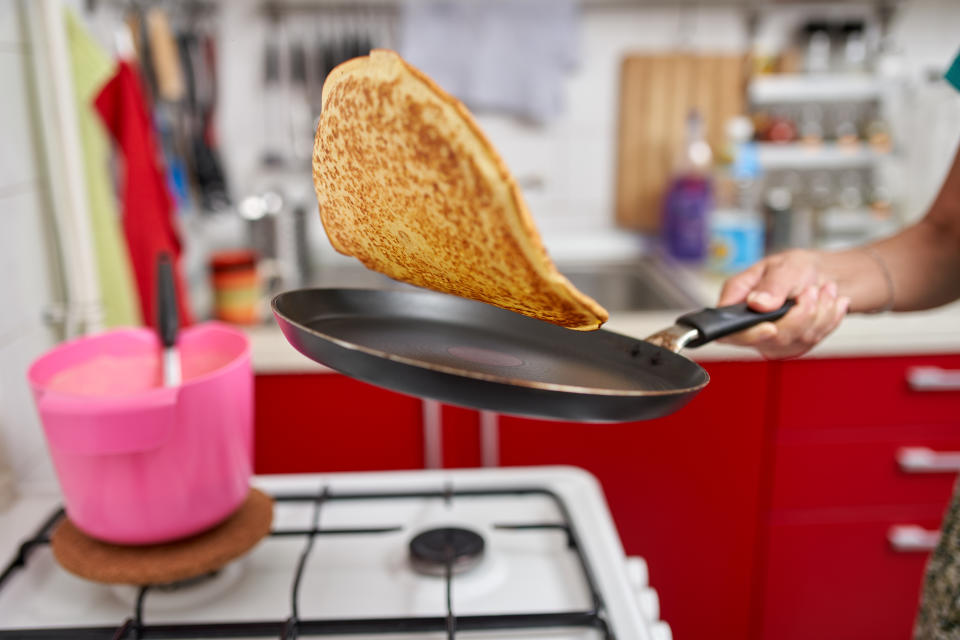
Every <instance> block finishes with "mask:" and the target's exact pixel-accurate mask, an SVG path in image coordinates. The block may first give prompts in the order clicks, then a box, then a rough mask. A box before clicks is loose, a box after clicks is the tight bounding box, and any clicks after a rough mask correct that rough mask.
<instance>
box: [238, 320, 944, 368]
mask: <svg viewBox="0 0 960 640" xmlns="http://www.w3.org/2000/svg"><path fill="white" fill-rule="evenodd" d="M678 315H681V313H680V312H677V311H655V312H635V313H619V314H614V315H613V317H612V318H611V319H610V321H609V322H608V323H607V324H606V325H605V328H607V329H610V330H611V331H615V332H617V333H622V334H625V335H628V336H632V337H636V338H644V337H646V336H649V335H650V334H652V333H655V332H656V331H658V330H660V329H663V328H665V327H668V326H670V325H672V324H673V322H674V320H675V319H676V317H677V316H678ZM246 333H247V335H248V336H249V337H250V342H251V346H252V351H253V367H254V370H255V371H256V372H257V373H330V372H331V370H330V369H328V368H327V367H324V366H322V365H319V364H317V363H315V362H313V361H312V360H309V359H308V358H306V357H305V356H303V355H301V354H300V353H299V352H297V351H296V350H295V349H294V348H293V347H292V346H290V344H289V343H288V342H287V341H286V339H285V338H284V337H283V334H282V333H280V329H279V328H278V327H277V326H276V325H274V324H271V325H261V326H256V327H250V328H247V329H246ZM685 353H686V355H688V356H689V357H691V358H693V359H694V360H698V361H704V362H708V361H718V360H756V359H759V356H758V355H757V354H756V352H754V351H753V350H752V349H744V348H740V347H735V346H732V345H726V344H708V345H706V346H704V347H700V348H699V349H691V350H689V351H687V352H685ZM921 353H923V354H928V353H960V303H955V304H952V305H949V306H947V307H942V308H940V309H935V310H932V311H923V312H915V313H897V314H894V313H888V314H878V315H852V316H850V317H849V318H847V319H846V320H844V322H843V323H842V324H841V325H840V327H839V328H838V329H837V330H836V331H835V332H834V333H833V334H831V335H830V336H829V337H828V338H827V339H826V340H824V341H823V342H822V343H821V344H820V345H818V346H817V348H816V349H814V350H813V351H812V352H811V353H810V354H808V355H807V356H805V357H808V358H817V357H819V358H825V357H856V356H872V355H909V354H921Z"/></svg>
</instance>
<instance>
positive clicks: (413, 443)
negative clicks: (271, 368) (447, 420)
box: [254, 374, 423, 473]
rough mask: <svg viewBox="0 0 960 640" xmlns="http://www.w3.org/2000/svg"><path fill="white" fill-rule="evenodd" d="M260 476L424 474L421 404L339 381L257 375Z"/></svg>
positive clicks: (331, 377)
mask: <svg viewBox="0 0 960 640" xmlns="http://www.w3.org/2000/svg"><path fill="white" fill-rule="evenodd" d="M254 393H255V406H256V409H255V414H254V415H255V419H254V425H255V427H254V428H255V436H254V441H255V445H254V469H255V470H256V472H257V473H307V472H319V471H366V470H375V469H416V468H422V467H423V422H422V403H421V401H420V400H419V399H417V398H412V397H410V396H404V395H401V394H399V393H394V392H392V391H386V390H384V389H380V388H377V387H373V386H370V385H368V384H365V383H363V382H358V381H356V380H352V379H350V378H347V377H346V376H342V375H338V374H302V375H301V374H282V375H258V376H257V377H256V381H255V385H254Z"/></svg>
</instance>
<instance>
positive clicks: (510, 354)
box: [273, 289, 793, 422]
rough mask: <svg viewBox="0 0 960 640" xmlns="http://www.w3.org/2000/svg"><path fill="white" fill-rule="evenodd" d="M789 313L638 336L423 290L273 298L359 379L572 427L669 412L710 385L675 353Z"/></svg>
mask: <svg viewBox="0 0 960 640" xmlns="http://www.w3.org/2000/svg"><path fill="white" fill-rule="evenodd" d="M792 306H793V302H792V301H788V302H787V304H785V305H784V306H783V307H782V308H780V309H778V310H776V311H773V312H770V313H758V312H755V311H752V310H749V309H747V307H746V305H744V304H740V305H733V306H730V307H723V308H719V309H703V310H701V311H697V312H694V313H689V314H687V315H684V316H681V317H680V318H678V319H677V324H676V325H675V326H673V327H669V328H667V329H664V330H663V331H661V332H659V333H657V334H655V335H653V336H651V337H650V338H648V339H647V340H637V339H635V338H630V337H627V336H624V335H620V334H617V333H613V332H610V331H605V330H603V329H600V330H597V331H570V330H569V329H564V328H562V327H559V326H556V325H553V324H549V323H547V322H542V321H540V320H535V319H532V318H529V317H526V316H522V315H519V314H517V313H513V312H511V311H506V310H504V309H500V308H498V307H494V306H491V305H487V304H483V303H480V302H476V301H473V300H467V299H465V298H459V297H456V296H450V295H443V294H437V293H433V292H430V291H416V290H409V291H378V290H363V289H303V290H298V291H288V292H286V293H282V294H280V295H278V296H277V297H276V298H274V300H273V312H274V315H275V316H276V318H277V321H278V322H279V324H280V328H281V329H282V330H283V333H284V336H286V338H287V340H288V341H289V342H290V344H292V345H293V346H294V347H295V348H296V349H297V350H298V351H300V352H301V353H302V354H304V355H305V356H307V357H308V358H311V359H312V360H315V361H316V362H319V363H321V364H324V365H327V366H328V367H331V368H332V369H335V370H337V371H340V372H341V373H344V374H346V375H348V376H351V377H353V378H356V379H358V380H363V381H364V382H369V383H371V384H375V385H378V386H381V387H385V388H387V389H392V390H394V391H399V392H401V393H406V394H410V395H415V396H421V397H426V398H431V399H435V400H439V401H441V402H446V403H449V404H454V405H460V406H465V407H472V408H474V409H481V410H486V411H494V412H497V413H507V414H517V415H525V416H532V417H537V418H548V419H557V420H577V421H582V422H623V421H629V420H646V419H650V418H657V417H660V416H664V415H667V414H669V413H672V412H674V411H676V410H677V409H679V408H681V407H682V406H683V405H685V404H686V403H687V402H688V401H689V400H690V399H691V398H693V396H695V395H696V394H697V392H698V391H700V390H701V389H702V388H703V387H705V386H706V385H707V383H708V382H709V380H710V377H709V376H708V375H707V372H706V371H704V370H703V368H702V367H700V365H698V364H696V363H695V362H693V361H692V360H689V359H687V358H685V357H683V356H681V355H679V354H678V352H679V351H680V350H681V349H683V348H684V347H697V346H700V345H702V344H706V343H707V342H710V341H712V340H716V339H717V338H721V337H723V336H726V335H729V334H731V333H735V332H737V331H742V330H743V329H746V328H748V327H751V326H754V325H756V324H759V323H761V322H764V321H773V320H776V319H778V318H780V317H782V316H783V315H784V314H786V313H787V311H789V309H790V308H791V307H792Z"/></svg>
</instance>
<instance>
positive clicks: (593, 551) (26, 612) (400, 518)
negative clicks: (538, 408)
mask: <svg viewBox="0 0 960 640" xmlns="http://www.w3.org/2000/svg"><path fill="white" fill-rule="evenodd" d="M254 484H255V485H256V486H258V487H261V488H263V489H265V490H267V491H268V492H270V493H274V494H277V493H285V492H286V493H297V494H305V493H306V494H316V493H319V491H320V490H321V488H322V487H327V488H328V489H329V490H330V491H331V492H332V493H338V492H340V493H342V492H353V491H360V492H362V491H378V492H400V491H406V490H442V489H443V488H444V487H445V486H447V485H450V486H452V487H453V488H454V489H463V488H470V487H476V488H492V487H501V486H502V487H505V486H516V485H522V486H530V487H546V488H549V489H550V490H552V491H554V492H556V493H557V494H558V495H560V496H561V497H562V499H563V500H564V502H565V503H566V504H567V506H568V508H569V510H570V512H571V519H572V521H573V522H574V523H575V526H576V527H577V529H578V531H579V533H580V536H581V539H582V542H583V546H584V551H585V553H586V555H587V557H588V558H589V561H590V563H591V564H592V566H593V568H594V570H595V573H596V580H597V583H598V586H599V587H600V589H601V591H602V592H603V593H604V597H605V599H606V606H607V611H608V619H609V621H610V623H611V625H612V627H613V628H614V630H615V631H616V632H617V633H618V637H619V638H629V639H636V640H648V639H651V638H654V637H662V636H654V635H651V631H650V628H651V625H652V624H653V622H654V621H648V620H646V619H645V616H644V614H643V613H641V609H640V606H639V605H638V600H637V596H636V585H634V584H633V583H632V582H631V579H630V577H629V576H628V573H627V569H626V559H625V557H624V554H623V549H622V546H621V545H620V541H619V539H618V538H617V535H616V531H615V529H614V525H613V522H612V520H611V518H610V514H609V511H608V510H607V508H606V504H605V501H604V499H603V495H602V492H601V490H600V487H599V485H598V484H597V482H596V480H595V479H594V478H593V477H592V476H590V475H588V474H587V473H586V472H583V471H581V470H579V469H574V468H569V467H539V468H530V469H519V468H511V469H478V470H454V471H446V470H438V471H410V472H377V473H359V474H329V475H289V476H262V477H257V478H255V479H254ZM57 503H58V498H57V496H55V495H30V496H25V497H22V498H21V499H20V500H19V501H18V502H17V503H16V504H15V505H14V507H13V509H11V510H8V511H7V512H4V513H2V514H0V559H2V560H0V562H2V564H3V565H5V564H6V562H8V559H9V558H10V557H12V554H13V552H14V551H15V549H16V546H17V544H18V543H19V541H20V540H22V539H24V538H25V537H28V536H29V535H31V534H32V533H33V531H35V530H36V528H37V527H38V526H39V525H40V523H41V522H42V521H43V520H44V519H45V518H46V517H47V516H48V515H49V513H50V511H51V509H52V508H53V507H54V506H55V505H56V504H57ZM311 518H312V507H311V506H310V504H309V503H293V504H291V503H278V506H277V508H276V515H275V522H274V528H275V529H277V528H280V529H283V528H303V527H309V526H310V523H311ZM559 520H561V517H560V513H559V511H558V509H557V507H556V506H555V504H554V503H553V501H552V500H551V499H549V498H548V497H546V496H540V495H533V496H511V497H509V498H498V499H494V498H489V497H485V498H480V497H477V498H474V497H456V498H454V499H453V500H452V501H451V502H450V503H445V502H444V501H443V500H442V499H429V500H427V499H411V500H406V499H404V500H396V499H393V500H380V501H376V500H375V501H372V502H366V501H365V502H357V501H343V502H339V501H331V502H328V503H326V504H324V506H323V507H322V508H321V510H320V522H321V526H322V527H374V526H390V525H399V526H401V527H402V531H398V532H394V533H387V534H378V535H377V536H376V539H370V537H369V536H324V537H318V538H317V541H316V543H315V545H314V548H313V552H312V554H311V556H310V561H309V563H308V565H307V570H306V572H305V577H304V580H303V582H302V586H301V594H300V600H299V602H300V603H301V617H302V618H305V619H306V618H311V617H312V618H343V617H351V616H356V617H366V616H371V615H380V616H409V615H423V616H438V615H444V614H445V600H444V597H445V594H444V582H443V580H442V579H438V578H431V577H424V576H419V575H416V574H414V573H412V572H411V571H410V570H409V568H408V567H407V565H406V556H405V552H406V545H407V542H408V540H409V538H410V537H412V535H413V534H415V533H416V532H417V531H418V530H422V529H424V528H430V527H432V526H441V525H444V524H454V523H458V524H461V525H466V526H469V527H471V528H473V529H475V530H478V531H479V532H481V533H482V535H483V536H484V537H485V539H486V541H487V544H488V549H489V552H488V554H487V555H486V557H485V559H484V561H483V563H482V564H481V565H480V566H479V567H477V568H476V569H474V570H472V571H471V572H469V573H467V574H464V575H462V576H459V577H457V579H456V580H455V581H454V590H453V598H454V610H455V612H457V613H458V614H462V615H470V614H484V613H491V612H494V611H497V612H501V613H503V612H514V613H520V612H538V611H544V612H545V611H567V610H588V609H589V608H590V602H589V597H588V592H587V589H586V588H585V585H584V584H583V582H582V578H581V575H582V573H581V571H580V568H579V566H578V565H577V564H576V562H575V559H574V557H573V556H572V554H571V553H570V552H569V551H568V550H567V548H566V545H565V538H564V537H563V535H562V534H561V533H560V532H557V531H525V532H510V531H502V530H495V529H494V528H493V527H492V525H493V524H494V523H496V524H522V523H536V522H557V521H559ZM304 542H305V538H304V537H302V536H293V537H273V538H268V539H267V540H265V541H264V542H262V543H261V544H260V545H259V546H258V547H257V548H256V549H255V550H254V551H253V552H252V553H251V554H249V555H248V556H247V557H246V558H245V559H244V560H243V561H242V562H241V571H239V572H238V575H239V577H238V578H237V582H236V584H235V585H234V586H233V587H232V590H231V591H230V594H231V597H230V598H223V597H221V598H212V599H210V600H209V601H208V602H205V603H203V605H202V607H199V608H197V609H196V610H191V611H190V612H189V615H188V616H187V619H189V620H191V621H201V622H202V621H223V620H232V621H242V620H275V619H284V618H285V617H286V615H288V612H289V610H290V583H291V576H292V568H293V567H295V566H296V562H297V558H298V556H299V554H300V552H301V550H302V549H303V546H304ZM28 568H29V569H30V570H29V571H27V572H24V573H22V574H19V575H15V576H14V577H13V579H12V580H10V581H9V582H8V584H7V585H6V586H5V587H4V588H3V589H0V621H2V622H0V629H4V628H10V627H14V628H16V627H17V626H21V627H29V626H40V625H42V626H59V625H67V624H68V623H69V624H73V625H77V624H78V621H82V623H83V624H85V625H107V626H109V625H114V624H117V623H118V622H120V621H122V620H123V619H125V618H126V617H127V616H129V615H130V612H131V608H130V606H129V604H127V603H126V602H124V598H123V597H122V596H123V594H122V593H121V594H120V596H121V597H118V595H117V593H116V590H115V588H113V587H108V586H103V585H96V584H92V583H89V582H86V581H83V580H81V579H79V578H75V577H73V576H71V575H69V574H67V573H66V572H65V571H63V570H62V569H60V568H59V567H58V566H57V565H56V563H55V561H54V560H53V558H52V555H51V554H50V551H49V549H48V548H46V547H42V548H39V549H38V550H37V551H36V552H35V555H33V556H32V557H31V558H30V560H29V561H28ZM128 597H129V594H128ZM152 602H153V604H151V600H150V596H148V600H147V603H146V606H145V620H146V622H147V624H150V623H151V622H153V623H163V622H165V621H166V622H171V623H172V622H175V621H183V620H184V616H185V613H184V611H183V610H181V609H176V608H174V610H172V611H165V610H164V609H165V608H167V607H165V606H164V605H165V604H169V603H170V602H171V600H170V599H168V600H167V601H166V602H165V601H163V600H162V599H155V600H153V601H152ZM371 605H374V608H371ZM663 629H664V627H663V625H662V623H661V624H660V625H659V633H661V634H662V633H663ZM514 635H515V634H514ZM418 637H425V636H424V635H423V634H420V635H419V636H418ZM490 637H499V636H490ZM525 637H526V636H525ZM530 637H544V638H555V639H557V640H559V639H560V638H571V639H573V638H582V639H584V640H586V639H587V638H596V637H599V635H598V634H597V633H596V632H594V631H591V630H574V631H571V632H559V633H554V632H550V634H548V635H535V636H530Z"/></svg>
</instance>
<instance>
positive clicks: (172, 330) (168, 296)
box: [157, 252, 180, 347]
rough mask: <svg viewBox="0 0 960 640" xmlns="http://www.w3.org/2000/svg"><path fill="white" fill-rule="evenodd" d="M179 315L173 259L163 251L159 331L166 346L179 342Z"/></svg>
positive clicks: (159, 277) (159, 270)
mask: <svg viewBox="0 0 960 640" xmlns="http://www.w3.org/2000/svg"><path fill="white" fill-rule="evenodd" d="M179 325H180V318H179V316H178V315H177V290H176V287H175V286H174V282H173V261H172V260H171V259H170V256H169V255H168V254H167V253H166V252H163V253H161V254H160V256H159V257H158V258H157V332H158V333H159V334H160V342H162V343H163V346H164V347H172V346H173V345H174V344H176V342H177V331H178V330H179V329H180V326H179Z"/></svg>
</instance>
